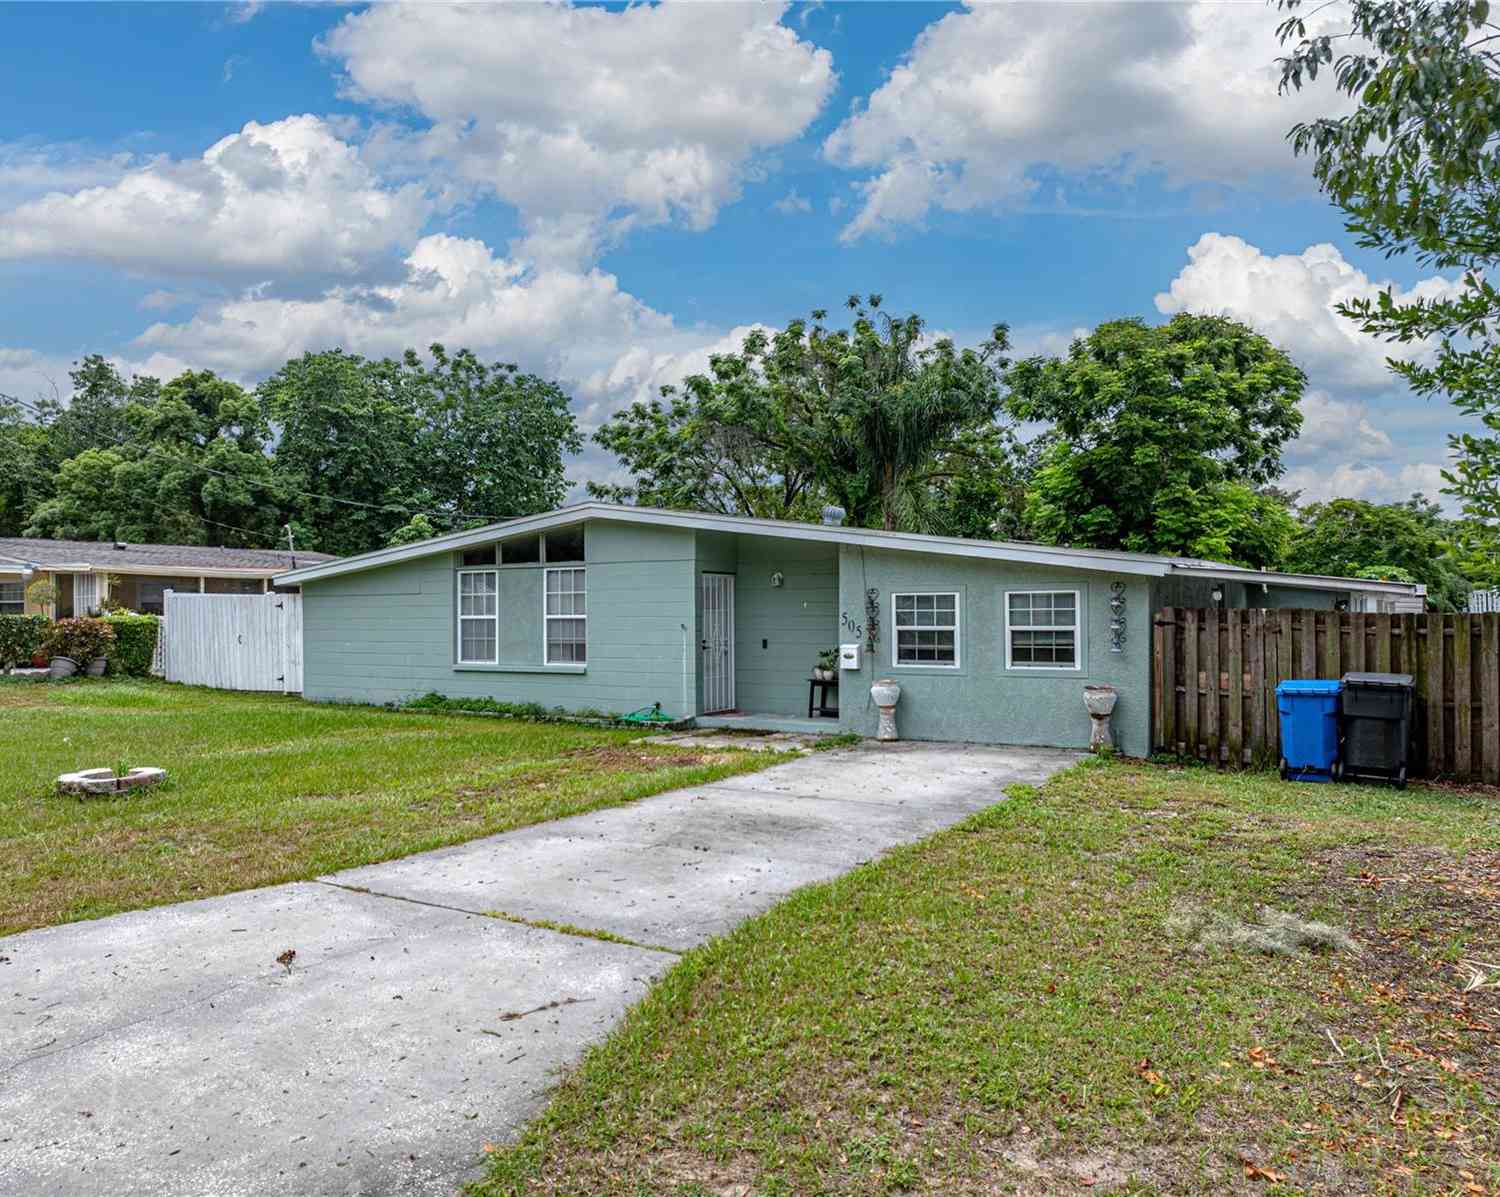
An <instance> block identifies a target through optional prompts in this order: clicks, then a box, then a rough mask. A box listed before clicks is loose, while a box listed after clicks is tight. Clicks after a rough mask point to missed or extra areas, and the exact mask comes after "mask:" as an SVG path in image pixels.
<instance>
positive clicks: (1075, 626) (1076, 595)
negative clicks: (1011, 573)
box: [1002, 586, 1083, 673]
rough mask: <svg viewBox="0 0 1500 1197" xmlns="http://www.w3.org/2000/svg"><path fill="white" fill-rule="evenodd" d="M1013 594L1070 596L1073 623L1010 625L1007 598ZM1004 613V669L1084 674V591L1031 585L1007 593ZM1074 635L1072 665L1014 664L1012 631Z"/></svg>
mask: <svg viewBox="0 0 1500 1197" xmlns="http://www.w3.org/2000/svg"><path fill="white" fill-rule="evenodd" d="M1013 594H1071V595H1072V596H1073V623H1072V625H1071V626H1069V625H1067V624H1046V625H1042V624H1031V623H1018V624H1012V623H1011V622H1010V596H1011V595H1013ZM1003 601H1004V603H1005V610H1004V612H1003V620H1002V622H1003V624H1004V627H1005V668H1007V669H1017V670H1040V671H1042V672H1061V673H1082V672H1083V592H1082V591H1081V590H1071V589H1069V588H1068V587H1066V586H1033V587H1028V588H1027V589H1025V590H1007V591H1006V592H1005V597H1004V600H1003ZM1068 631H1071V632H1072V633H1073V664H1071V665H1056V664H1048V665H1031V664H1022V665H1017V664H1016V663H1015V661H1014V659H1013V657H1014V648H1015V644H1014V642H1013V641H1012V640H1011V633H1012V632H1068Z"/></svg>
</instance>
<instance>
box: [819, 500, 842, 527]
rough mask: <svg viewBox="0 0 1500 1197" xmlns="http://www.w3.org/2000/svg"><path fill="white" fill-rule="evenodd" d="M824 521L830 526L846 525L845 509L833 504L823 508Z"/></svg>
mask: <svg viewBox="0 0 1500 1197" xmlns="http://www.w3.org/2000/svg"><path fill="white" fill-rule="evenodd" d="M823 522H824V523H825V524H827V525H828V526H829V527H830V528H842V527H843V526H844V509H843V508H842V507H834V506H831V505H830V506H828V507H825V508H823Z"/></svg>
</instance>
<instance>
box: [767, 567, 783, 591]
mask: <svg viewBox="0 0 1500 1197" xmlns="http://www.w3.org/2000/svg"><path fill="white" fill-rule="evenodd" d="M785 581H786V575H785V574H783V573H782V572H781V571H780V570H779V569H778V570H777V571H776V572H775V573H773V574H772V575H771V586H772V588H773V589H779V588H780V586H781V584H782V583H783V582H785Z"/></svg>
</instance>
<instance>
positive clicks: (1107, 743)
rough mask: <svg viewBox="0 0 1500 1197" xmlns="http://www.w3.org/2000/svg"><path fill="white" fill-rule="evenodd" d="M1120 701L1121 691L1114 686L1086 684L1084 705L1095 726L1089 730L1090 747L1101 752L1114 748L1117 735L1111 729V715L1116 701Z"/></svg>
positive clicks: (1091, 749)
mask: <svg viewBox="0 0 1500 1197" xmlns="http://www.w3.org/2000/svg"><path fill="white" fill-rule="evenodd" d="M1119 701H1120V695H1119V692H1118V691H1117V690H1116V689H1115V688H1114V687H1113V686H1085V687H1084V688H1083V705H1084V706H1085V707H1086V708H1087V709H1088V713H1089V720H1090V722H1091V723H1092V724H1093V726H1092V727H1091V728H1090V730H1089V749H1090V751H1093V752H1101V751H1106V750H1109V749H1112V748H1114V746H1115V737H1114V733H1113V732H1112V731H1111V730H1110V726H1109V717H1110V716H1111V715H1112V714H1113V713H1114V709H1115V703H1117V702H1119Z"/></svg>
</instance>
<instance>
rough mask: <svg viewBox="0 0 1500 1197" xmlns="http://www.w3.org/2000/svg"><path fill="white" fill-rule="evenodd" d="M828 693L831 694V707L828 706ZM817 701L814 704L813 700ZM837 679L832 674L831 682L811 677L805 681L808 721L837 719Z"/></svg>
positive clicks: (836, 675)
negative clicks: (830, 692)
mask: <svg viewBox="0 0 1500 1197" xmlns="http://www.w3.org/2000/svg"><path fill="white" fill-rule="evenodd" d="M829 691H832V692H833V705H832V706H829V705H828V694H829ZM814 699H816V700H817V701H816V702H814V701H813V700H814ZM838 703H839V679H838V674H834V676H833V681H831V682H825V681H821V680H820V679H818V678H815V677H812V678H808V679H807V717H808V718H809V719H816V718H821V719H837V718H838V717H839V705H838Z"/></svg>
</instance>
